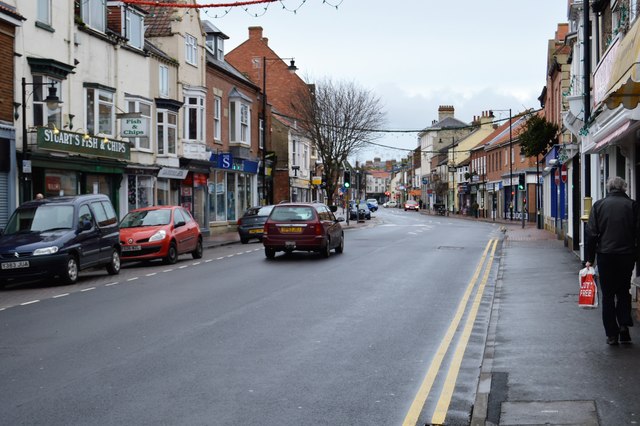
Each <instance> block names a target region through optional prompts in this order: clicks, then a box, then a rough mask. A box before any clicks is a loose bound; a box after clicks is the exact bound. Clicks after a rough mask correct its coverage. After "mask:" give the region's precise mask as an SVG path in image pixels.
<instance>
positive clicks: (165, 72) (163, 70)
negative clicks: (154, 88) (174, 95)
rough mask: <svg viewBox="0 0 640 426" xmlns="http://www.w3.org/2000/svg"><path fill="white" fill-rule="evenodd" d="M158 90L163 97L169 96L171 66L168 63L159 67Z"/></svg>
mask: <svg viewBox="0 0 640 426" xmlns="http://www.w3.org/2000/svg"><path fill="white" fill-rule="evenodd" d="M158 91H159V93H160V96H161V97H163V98H166V97H169V67H168V66H166V65H160V66H159V67H158Z"/></svg>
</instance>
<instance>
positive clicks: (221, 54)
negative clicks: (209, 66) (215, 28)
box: [215, 37, 224, 61]
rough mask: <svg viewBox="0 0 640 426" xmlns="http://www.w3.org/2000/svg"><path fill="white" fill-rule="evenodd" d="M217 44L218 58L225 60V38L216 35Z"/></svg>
mask: <svg viewBox="0 0 640 426" xmlns="http://www.w3.org/2000/svg"><path fill="white" fill-rule="evenodd" d="M215 44H216V50H215V52H216V59H217V60H219V61H223V60H224V40H223V39H222V38H221V37H216V38H215Z"/></svg>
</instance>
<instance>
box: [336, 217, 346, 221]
mask: <svg viewBox="0 0 640 426" xmlns="http://www.w3.org/2000/svg"><path fill="white" fill-rule="evenodd" d="M336 222H344V217H342V216H340V217H339V218H337V219H336Z"/></svg>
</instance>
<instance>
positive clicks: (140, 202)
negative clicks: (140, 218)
mask: <svg viewBox="0 0 640 426" xmlns="http://www.w3.org/2000/svg"><path fill="white" fill-rule="evenodd" d="M128 181H129V193H128V200H129V210H133V209H139V208H142V207H148V206H152V205H154V200H153V177H152V176H143V175H129V179H128Z"/></svg>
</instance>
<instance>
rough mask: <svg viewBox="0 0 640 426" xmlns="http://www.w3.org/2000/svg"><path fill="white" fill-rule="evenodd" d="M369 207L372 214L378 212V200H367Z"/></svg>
mask: <svg viewBox="0 0 640 426" xmlns="http://www.w3.org/2000/svg"><path fill="white" fill-rule="evenodd" d="M367 207H369V210H371V211H372V212H375V211H376V210H378V200H376V199H375V198H369V199H367Z"/></svg>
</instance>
